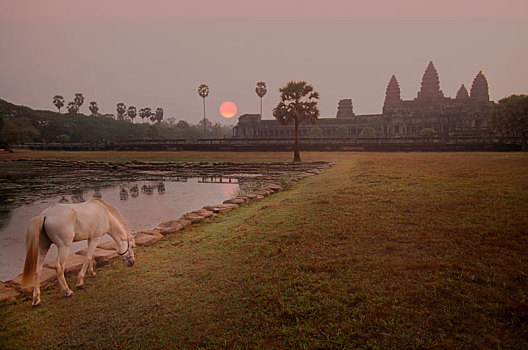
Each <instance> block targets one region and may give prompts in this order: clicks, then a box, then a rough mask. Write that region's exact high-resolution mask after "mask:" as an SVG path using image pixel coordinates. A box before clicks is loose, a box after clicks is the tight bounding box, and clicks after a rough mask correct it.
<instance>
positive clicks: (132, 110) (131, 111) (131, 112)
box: [127, 106, 137, 124]
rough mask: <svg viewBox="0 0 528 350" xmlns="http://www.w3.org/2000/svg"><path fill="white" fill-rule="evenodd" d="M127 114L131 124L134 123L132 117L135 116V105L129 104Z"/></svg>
mask: <svg viewBox="0 0 528 350" xmlns="http://www.w3.org/2000/svg"><path fill="white" fill-rule="evenodd" d="M127 114H128V117H129V118H130V120H132V124H134V118H135V117H136V116H137V111H136V107H134V106H129V107H128V111H127Z"/></svg>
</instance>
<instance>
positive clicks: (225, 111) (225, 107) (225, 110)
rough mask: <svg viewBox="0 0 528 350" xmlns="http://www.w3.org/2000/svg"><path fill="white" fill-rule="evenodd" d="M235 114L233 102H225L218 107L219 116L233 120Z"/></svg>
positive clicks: (235, 107)
mask: <svg viewBox="0 0 528 350" xmlns="http://www.w3.org/2000/svg"><path fill="white" fill-rule="evenodd" d="M236 112H237V106H236V105H235V104H234V103H233V102H229V101H226V102H224V103H222V105H221V106H220V114H221V115H222V117H224V118H233V117H234V116H235V114H236Z"/></svg>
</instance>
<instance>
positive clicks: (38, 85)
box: [0, 0, 528, 123]
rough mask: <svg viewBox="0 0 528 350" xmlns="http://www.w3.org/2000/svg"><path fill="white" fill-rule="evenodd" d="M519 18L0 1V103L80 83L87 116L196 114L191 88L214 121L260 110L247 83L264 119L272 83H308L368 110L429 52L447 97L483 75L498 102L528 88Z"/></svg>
mask: <svg viewBox="0 0 528 350" xmlns="http://www.w3.org/2000/svg"><path fill="white" fill-rule="evenodd" d="M299 4H302V5H299ZM527 19H528V1H526V0H505V1H496V0H493V1H491V0H480V1H463V0H459V1H452V0H447V1H445V0H444V1H439V0H436V1H428V0H399V1H394V0H391V1H380V0H377V1H376V0H371V1H346V0H342V1H335V0H326V1H313V0H305V1H302V2H301V1H275V0H268V1H259V2H256V1H247V0H246V1H233V0H232V1H218V0H216V1H193V2H191V1H188V2H185V3H184V2H179V1H159V0H158V1H148V2H146V1H141V2H140V1H130V0H129V1H109V0H106V1H101V0H96V1H79V0H48V1H26V0H22V1H20V0H19V1H6V0H0V45H1V47H2V55H1V57H2V58H1V62H2V63H1V64H0V98H2V99H6V100H8V101H10V102H13V103H17V104H24V105H27V106H30V107H34V108H41V109H53V108H54V107H53V105H52V104H51V98H52V96H53V95H55V94H62V95H63V96H64V97H65V98H66V99H67V100H69V99H71V98H72V97H73V95H74V93H75V92H82V93H83V94H84V95H85V98H86V105H85V106H83V107H82V108H81V109H82V111H83V112H85V113H88V108H87V105H88V103H89V101H97V102H98V103H99V106H100V109H101V111H102V112H104V113H115V105H116V104H117V103H118V102H124V103H125V104H126V105H127V106H128V105H135V106H136V107H137V108H138V109H139V108H142V107H146V106H149V107H151V108H153V109H155V108H157V107H163V108H164V109H165V115H166V117H169V116H173V117H175V118H176V119H177V120H180V119H185V120H188V121H190V122H192V123H197V122H198V120H199V119H200V116H201V113H202V104H201V103H202V101H201V98H200V97H199V96H198V94H197V92H196V90H197V87H198V85H200V84H201V83H207V84H208V85H209V87H210V89H211V93H210V95H209V97H208V98H207V111H208V112H207V115H208V117H209V118H210V119H211V120H213V121H221V120H223V119H222V117H221V116H220V113H219V107H220V104H221V103H222V102H224V101H232V102H234V103H236V104H237V106H238V115H240V114H243V113H258V111H259V106H260V105H259V99H258V97H257V96H256V94H255V92H254V90H255V84H256V82H257V81H265V82H267V84H268V94H267V95H266V97H265V98H264V116H265V117H271V110H272V108H273V107H274V106H275V105H276V104H277V103H278V98H279V94H278V89H279V87H281V86H283V85H284V84H285V83H286V82H287V81H288V80H306V81H308V82H309V83H311V84H313V85H314V87H315V88H316V90H318V91H319V92H320V95H321V100H320V109H321V115H322V116H323V117H333V116H335V113H336V110H337V102H338V100H339V99H341V98H352V100H353V103H354V110H355V112H356V113H357V114H362V113H380V112H381V106H382V104H383V98H384V93H385V88H386V84H387V82H388V81H389V79H390V77H391V75H392V74H395V75H396V77H397V78H398V80H399V82H400V86H401V89H402V97H403V98H405V99H410V98H414V97H415V96H416V92H417V91H418V89H419V86H420V80H421V77H422V74H423V72H424V70H425V67H426V66H427V64H428V62H429V61H430V60H432V61H433V62H434V63H435V65H436V68H437V69H438V71H439V75H440V85H441V89H442V90H443V91H444V93H445V94H446V95H447V96H454V95H455V94H456V91H457V89H458V88H459V86H460V84H462V83H464V84H465V85H466V87H468V89H469V88H470V87H471V83H472V81H473V78H474V77H475V75H476V74H477V73H478V71H479V70H482V71H483V72H484V74H485V75H486V76H487V78H488V81H489V84H490V96H491V98H492V99H494V100H497V99H499V98H502V97H505V96H507V95H510V94H513V93H527V90H528V86H527V84H528V63H527V62H528V60H526V57H528V45H527V44H528V41H527V39H526V38H527V34H528V21H527ZM234 119H235V118H233V119H231V120H228V121H225V122H229V123H231V122H233V121H235V120H234Z"/></svg>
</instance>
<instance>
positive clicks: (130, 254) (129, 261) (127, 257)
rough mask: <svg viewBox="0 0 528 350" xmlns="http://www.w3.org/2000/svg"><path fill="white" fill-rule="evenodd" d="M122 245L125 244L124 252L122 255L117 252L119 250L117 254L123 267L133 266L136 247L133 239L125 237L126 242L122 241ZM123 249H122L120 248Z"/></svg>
mask: <svg viewBox="0 0 528 350" xmlns="http://www.w3.org/2000/svg"><path fill="white" fill-rule="evenodd" d="M122 243H123V245H125V244H126V246H125V248H126V250H124V251H123V252H122V253H120V252H119V249H118V250H117V254H118V255H119V256H121V259H123V261H124V262H125V265H126V266H128V267H130V266H132V265H134V263H135V262H136V259H135V258H134V247H135V246H136V244H135V241H134V238H133V237H131V236H129V235H127V240H126V241H122ZM118 248H119V245H118ZM122 249H124V248H122Z"/></svg>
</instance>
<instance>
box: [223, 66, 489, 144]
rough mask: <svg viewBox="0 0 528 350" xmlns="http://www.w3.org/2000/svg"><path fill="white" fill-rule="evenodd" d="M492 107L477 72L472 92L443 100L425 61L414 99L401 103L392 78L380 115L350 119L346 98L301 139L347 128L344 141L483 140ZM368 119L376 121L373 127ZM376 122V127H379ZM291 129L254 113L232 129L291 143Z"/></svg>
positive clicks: (435, 75) (333, 134) (236, 133)
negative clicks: (429, 135) (432, 136)
mask: <svg viewBox="0 0 528 350" xmlns="http://www.w3.org/2000/svg"><path fill="white" fill-rule="evenodd" d="M493 105H494V103H493V102H492V101H490V100H489V88H488V81H487V80H486V77H485V76H484V74H483V73H482V72H479V73H478V74H477V76H476V77H475V79H474V80H473V85H472V86H471V92H470V93H469V94H468V91H467V89H466V87H465V86H464V84H462V86H460V89H459V90H458V92H457V94H456V97H455V98H451V97H445V96H444V93H443V92H442V90H440V81H439V78H438V73H437V71H436V68H435V66H434V64H433V62H429V65H428V66H427V68H426V70H425V73H424V75H423V78H422V84H421V88H420V91H418V94H417V96H416V98H414V99H413V100H402V99H401V96H400V86H399V84H398V80H397V79H396V77H395V76H394V75H393V76H392V77H391V78H390V80H389V83H388V85H387V89H386V93H385V102H384V104H383V109H382V114H365V115H355V114H354V111H353V106H352V100H351V99H343V100H340V101H339V103H338V107H337V115H336V118H319V120H318V121H317V123H316V124H301V126H300V127H299V136H300V137H309V136H310V134H311V133H310V129H312V128H314V127H318V128H320V129H321V130H322V131H323V133H322V136H321V137H337V132H336V130H337V129H338V128H346V129H348V136H349V137H351V138H357V137H358V136H359V135H360V134H361V131H362V130H363V129H364V128H366V127H370V126H372V125H380V124H381V126H382V129H378V130H377V134H376V136H377V137H398V136H418V135H420V134H421V132H422V131H423V130H424V129H429V131H431V130H430V129H434V131H435V132H436V133H437V134H438V135H451V136H453V135H454V136H456V135H483V134H487V133H488V132H489V131H488V123H489V121H490V119H491V110H492V107H493ZM373 119H379V120H377V121H376V122H377V123H373ZM380 122H381V123H380ZM293 136H294V127H293V125H291V126H282V125H280V124H279V122H278V121H276V120H275V119H270V120H266V119H261V118H260V115H259V114H244V115H241V116H240V117H239V118H238V124H237V125H236V126H235V127H234V129H233V137H235V138H291V137H293Z"/></svg>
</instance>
